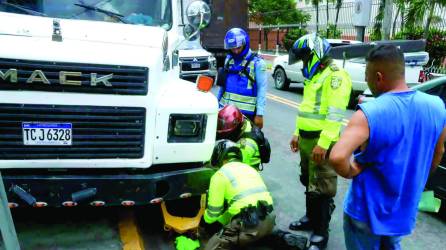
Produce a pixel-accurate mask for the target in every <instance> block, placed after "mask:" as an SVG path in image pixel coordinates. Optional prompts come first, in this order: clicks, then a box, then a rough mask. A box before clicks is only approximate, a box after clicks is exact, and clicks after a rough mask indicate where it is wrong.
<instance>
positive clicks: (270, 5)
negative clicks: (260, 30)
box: [249, 0, 310, 25]
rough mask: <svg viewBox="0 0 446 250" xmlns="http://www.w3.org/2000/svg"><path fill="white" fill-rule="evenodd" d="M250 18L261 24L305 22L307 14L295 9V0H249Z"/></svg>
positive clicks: (308, 18)
mask: <svg viewBox="0 0 446 250" xmlns="http://www.w3.org/2000/svg"><path fill="white" fill-rule="evenodd" d="M249 15H250V20H252V21H254V22H256V23H261V24H263V25H276V24H291V23H293V24H294V23H306V22H308V21H309V20H310V16H309V15H308V14H305V13H303V12H302V11H300V10H298V9H296V1H295V0H274V1H273V0H251V1H249Z"/></svg>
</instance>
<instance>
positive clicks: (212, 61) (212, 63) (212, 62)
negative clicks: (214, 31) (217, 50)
mask: <svg viewBox="0 0 446 250" xmlns="http://www.w3.org/2000/svg"><path fill="white" fill-rule="evenodd" d="M208 60H209V69H211V70H216V69H217V59H216V58H215V57H214V56H209V59H208Z"/></svg>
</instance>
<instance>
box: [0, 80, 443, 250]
mask: <svg viewBox="0 0 446 250" xmlns="http://www.w3.org/2000/svg"><path fill="white" fill-rule="evenodd" d="M301 94H302V88H301V87H299V86H298V85H296V86H295V85H292V86H291V88H290V90H287V91H279V90H276V89H274V87H273V81H272V78H271V77H270V80H269V83H268V99H267V109H266V114H265V117H264V121H265V127H264V132H265V135H266V136H267V137H268V138H269V140H270V143H271V146H272V157H271V163H269V164H267V165H266V166H265V169H264V171H263V172H262V176H263V177H264V179H265V182H266V183H267V186H268V188H269V190H270V192H271V193H272V195H273V197H274V202H275V211H276V213H277V221H276V222H277V227H278V228H280V229H283V230H287V229H288V224H289V223H290V222H291V221H292V220H295V219H297V218H299V217H300V216H302V215H303V214H304V212H305V203H304V200H305V199H304V188H303V186H302V185H301V184H300V182H299V179H298V176H299V167H298V163H299V155H298V154H296V153H292V152H291V151H290V150H289V141H290V138H291V135H292V133H293V131H294V125H295V124H294V123H295V116H296V113H297V109H296V106H297V104H298V103H299V102H300V101H301V98H302V95H301ZM352 113H353V111H348V117H349V116H351V114H352ZM348 117H347V118H348ZM338 180H339V181H338V194H337V196H336V198H335V204H336V210H335V212H334V214H333V218H332V221H331V224H330V231H331V232H330V240H329V243H328V249H332V250H339V249H345V245H344V236H343V230H342V222H343V220H342V217H343V212H342V211H343V209H342V207H343V200H344V196H345V193H346V190H347V188H348V186H349V184H350V181H348V180H345V179H343V178H339V179H338ZM186 206H189V205H178V206H176V208H175V209H181V208H183V207H186ZM129 212H130V213H131V214H133V215H134V220H135V222H136V225H137V226H138V227H139V229H138V230H137V231H138V233H139V234H140V237H141V239H142V240H143V242H144V243H143V244H144V248H145V249H163V250H164V249H174V243H173V239H174V237H173V235H172V234H169V233H166V232H164V231H163V228H162V218H161V213H160V209H159V207H157V206H150V207H138V208H132V209H123V208H75V209H72V208H60V209H45V208H43V209H40V210H36V209H18V210H17V209H16V210H13V216H14V221H15V225H16V229H17V233H18V237H19V240H20V242H21V245H22V248H23V249H122V248H123V246H124V245H125V244H124V243H123V242H122V239H123V236H122V231H120V226H121V225H122V222H121V219H122V217H123V214H127V213H129ZM444 217H446V216H444ZM444 217H443V218H440V216H438V215H433V214H428V213H422V212H420V213H419V214H418V218H417V225H416V229H415V231H414V232H413V234H411V235H410V236H407V237H405V238H404V239H403V241H402V245H403V249H408V250H410V249H414V250H415V249H417V250H418V249H423V250H430V249H444V243H443V242H444V237H445V235H446V219H445V218H444ZM294 233H297V234H301V235H308V234H309V233H308V232H294ZM0 249H2V248H1V247H0ZM128 249H130V248H128Z"/></svg>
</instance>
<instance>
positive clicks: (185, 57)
mask: <svg viewBox="0 0 446 250" xmlns="http://www.w3.org/2000/svg"><path fill="white" fill-rule="evenodd" d="M178 58H179V66H180V78H182V79H185V80H191V81H195V79H196V78H197V76H199V75H206V76H210V77H212V78H215V76H216V75H217V60H216V58H215V57H214V56H213V55H212V53H210V52H209V51H207V50H205V49H203V47H201V44H200V42H199V41H198V40H195V41H186V42H185V43H184V45H183V46H181V47H180V49H179V50H178Z"/></svg>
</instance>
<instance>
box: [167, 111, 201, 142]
mask: <svg viewBox="0 0 446 250" xmlns="http://www.w3.org/2000/svg"><path fill="white" fill-rule="evenodd" d="M206 120H207V115H204V114H171V115H170V117H169V131H168V135H167V142H169V143H181V142H183V143H197V142H203V141H204V138H205V132H206Z"/></svg>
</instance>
